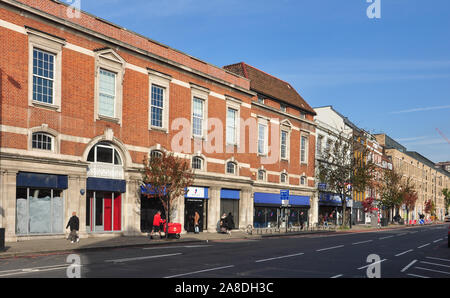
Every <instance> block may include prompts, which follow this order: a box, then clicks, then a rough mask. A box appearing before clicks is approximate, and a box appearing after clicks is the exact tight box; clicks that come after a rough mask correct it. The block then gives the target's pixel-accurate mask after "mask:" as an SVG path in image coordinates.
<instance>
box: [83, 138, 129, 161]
mask: <svg viewBox="0 0 450 298" xmlns="http://www.w3.org/2000/svg"><path fill="white" fill-rule="evenodd" d="M87 160H88V161H89V162H93V163H106V164H113V165H122V159H121V158H120V154H119V152H118V151H117V149H116V148H114V147H113V146H111V145H109V144H108V143H99V144H97V145H95V146H94V147H93V148H92V149H91V151H90V152H89V155H88V159H87Z"/></svg>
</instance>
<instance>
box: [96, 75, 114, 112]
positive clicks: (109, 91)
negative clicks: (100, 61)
mask: <svg viewBox="0 0 450 298" xmlns="http://www.w3.org/2000/svg"><path fill="white" fill-rule="evenodd" d="M99 75H100V78H99V114H100V115H102V116H107V117H110V118H114V117H115V102H116V76H117V74H116V73H113V72H111V71H108V70H105V69H100V73H99Z"/></svg>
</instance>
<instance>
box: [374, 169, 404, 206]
mask: <svg viewBox="0 0 450 298" xmlns="http://www.w3.org/2000/svg"><path fill="white" fill-rule="evenodd" d="M403 195H404V190H402V174H400V173H398V172H397V171H396V170H389V169H384V170H383V175H382V177H381V186H380V197H381V198H380V201H381V202H380V203H381V205H382V206H383V207H385V208H386V209H392V208H399V207H400V206H401V205H402V204H403Z"/></svg>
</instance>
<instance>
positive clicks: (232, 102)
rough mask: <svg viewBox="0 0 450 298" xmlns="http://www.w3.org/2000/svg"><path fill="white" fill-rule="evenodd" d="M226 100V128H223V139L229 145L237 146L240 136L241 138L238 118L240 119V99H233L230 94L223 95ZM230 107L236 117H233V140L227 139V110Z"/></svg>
mask: <svg viewBox="0 0 450 298" xmlns="http://www.w3.org/2000/svg"><path fill="white" fill-rule="evenodd" d="M225 97H226V100H227V105H226V130H225V139H226V140H225V141H226V144H227V145H231V146H239V145H240V138H241V132H240V119H241V104H242V101H240V100H239V99H235V98H233V97H230V96H225ZM229 109H232V110H234V111H236V114H235V115H236V118H235V119H234V121H235V123H234V142H229V141H230V140H228V110H229Z"/></svg>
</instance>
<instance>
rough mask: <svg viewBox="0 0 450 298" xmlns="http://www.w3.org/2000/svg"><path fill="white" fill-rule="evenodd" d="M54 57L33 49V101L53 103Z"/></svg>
mask: <svg viewBox="0 0 450 298" xmlns="http://www.w3.org/2000/svg"><path fill="white" fill-rule="evenodd" d="M55 58H56V55H54V54H51V53H49V52H46V51H43V50H40V49H36V48H34V49H33V100H34V101H38V102H43V103H47V104H53V103H54V100H53V98H54V91H55V90H54V83H55V82H54V78H55V60H56V59H55Z"/></svg>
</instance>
